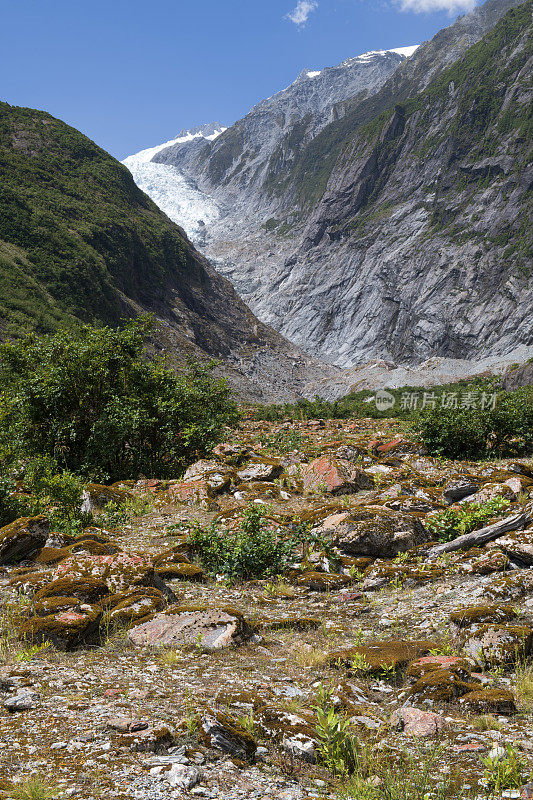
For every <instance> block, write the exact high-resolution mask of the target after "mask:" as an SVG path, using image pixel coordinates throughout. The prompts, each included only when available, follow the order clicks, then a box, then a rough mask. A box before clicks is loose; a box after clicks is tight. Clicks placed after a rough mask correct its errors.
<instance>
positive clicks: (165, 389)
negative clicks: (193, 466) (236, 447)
mask: <svg viewBox="0 0 533 800" xmlns="http://www.w3.org/2000/svg"><path fill="white" fill-rule="evenodd" d="M148 329H149V322H147V321H146V320H134V321H129V322H127V323H125V324H124V326H123V327H122V328H121V329H118V330H114V329H111V328H91V327H84V328H83V329H82V330H81V332H80V333H76V334H74V333H71V332H70V333H67V332H59V333H57V334H55V335H53V336H41V337H39V336H34V335H32V336H28V337H26V338H25V339H22V340H19V341H17V342H14V343H7V344H3V345H2V346H0V386H1V387H2V392H1V394H0V449H1V451H2V452H5V453H9V454H10V456H11V458H13V457H15V456H16V457H18V458H22V459H28V458H29V459H31V458H34V457H39V456H44V457H47V458H49V459H51V460H52V461H55V462H57V463H58V464H59V465H60V468H61V469H63V470H66V471H69V472H72V473H75V474H78V475H83V476H86V477H89V478H91V479H93V480H98V481H102V482H103V481H113V480H118V479H127V478H137V477H138V476H139V475H140V474H145V475H157V476H158V477H163V478H164V477H175V476H176V475H178V474H179V473H180V472H181V470H182V469H183V467H184V466H185V465H186V464H187V462H189V461H191V460H194V459H195V458H197V457H200V456H201V455H203V454H205V453H206V452H208V451H209V450H210V449H211V448H212V447H213V445H214V444H216V442H217V441H219V440H220V435H221V430H222V427H223V425H224V424H225V423H229V422H234V421H235V420H236V419H237V409H236V406H235V404H234V403H233V402H232V401H231V399H230V397H229V389H228V387H227V385H226V383H225V381H222V380H215V379H214V378H213V377H212V375H211V368H212V365H200V364H197V363H194V362H191V363H190V364H189V367H188V368H187V369H186V370H183V371H182V372H181V373H180V374H178V375H175V374H174V373H173V372H172V371H171V370H169V369H167V368H166V367H165V366H164V365H163V364H162V363H161V362H158V361H156V362H149V361H148V360H147V359H146V358H144V357H143V345H144V340H145V338H146V335H147V333H148Z"/></svg>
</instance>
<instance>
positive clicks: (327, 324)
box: [269, 2, 533, 364]
mask: <svg viewBox="0 0 533 800" xmlns="http://www.w3.org/2000/svg"><path fill="white" fill-rule="evenodd" d="M531 33H532V24H531V3H530V2H528V3H525V4H523V5H522V6H520V7H518V8H517V9H512V10H510V11H509V12H508V13H507V14H506V15H505V17H504V18H503V19H502V20H501V21H500V22H499V23H498V24H497V25H496V27H495V28H494V30H493V31H492V32H491V33H489V34H488V35H487V36H486V37H485V38H484V39H483V40H482V41H481V42H479V43H478V44H476V45H474V46H473V47H472V48H470V49H469V50H468V51H467V53H466V54H465V55H464V56H463V57H462V58H461V59H460V60H459V61H457V62H456V63H455V64H454V65H453V66H452V67H449V68H448V69H447V70H445V71H444V72H443V73H442V74H441V75H440V76H439V77H438V78H436V79H434V80H433V81H431V82H430V83H429V84H428V86H427V88H426V89H425V90H424V91H423V92H421V93H420V94H418V95H416V96H415V97H413V98H411V99H409V100H407V101H406V102H403V103H398V104H396V105H395V106H394V108H392V109H390V110H388V111H386V112H383V113H382V114H381V115H380V116H378V117H376V118H375V119H374V120H373V121H372V122H370V123H369V124H367V125H365V126H362V127H360V128H359V129H358V130H357V131H356V132H355V134H352V136H351V137H350V139H349V140H348V141H346V142H345V143H344V146H343V148H342V149H341V150H340V153H339V156H338V158H337V162H336V165H335V168H334V170H333V172H332V174H331V177H330V179H329V181H328V184H327V190H326V192H325V194H324V196H323V197H322V200H321V202H320V203H319V205H318V206H317V207H316V209H315V210H314V212H313V213H312V215H311V218H310V221H309V223H308V225H307V228H306V231H305V236H304V241H303V244H302V246H301V247H300V248H299V250H298V252H297V254H296V255H295V256H294V257H292V258H290V259H289V260H288V262H287V263H286V265H285V267H284V270H281V271H280V274H279V275H278V279H277V282H276V284H275V286H270V287H269V291H270V292H273V291H274V289H275V290H277V297H276V299H277V303H278V305H277V307H276V309H275V311H273V312H272V313H271V314H270V315H269V321H271V322H273V323H274V324H275V325H277V327H279V329H280V330H282V331H283V332H284V334H285V335H286V336H288V337H289V338H291V339H292V340H293V341H295V342H298V341H299V342H301V343H305V344H306V346H309V345H311V348H312V349H313V350H315V352H320V353H322V354H323V355H327V356H329V357H330V358H331V359H332V360H334V361H336V362H337V363H342V364H346V363H352V364H353V363H356V362H361V361H362V360H367V359H368V358H369V356H370V357H375V356H378V355H379V356H381V357H383V358H392V359H395V360H398V361H401V362H404V363H405V362H412V361H416V360H421V359H423V358H427V357H428V356H430V355H440V356H449V357H461V358H465V357H466V358H469V357H475V356H477V355H479V354H480V353H485V354H491V355H495V354H504V353H506V352H508V351H510V350H512V349H513V348H514V347H517V346H519V345H533V278H532V270H531V255H532V250H531V244H532V242H531V227H530V225H529V220H530V217H531V195H530V188H531V181H532V178H533V168H532V164H531V132H532V124H531V120H532V117H531V99H532V89H531V69H532V66H533V56H532V47H531ZM310 286H311V287H312V289H311V290H310V289H309V287H310ZM304 318H305V319H307V320H308V323H307V324H306V326H305V329H304V330H302V326H301V325H299V324H298V321H299V320H302V319H304Z"/></svg>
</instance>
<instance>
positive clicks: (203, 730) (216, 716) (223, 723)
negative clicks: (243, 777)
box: [198, 708, 257, 761]
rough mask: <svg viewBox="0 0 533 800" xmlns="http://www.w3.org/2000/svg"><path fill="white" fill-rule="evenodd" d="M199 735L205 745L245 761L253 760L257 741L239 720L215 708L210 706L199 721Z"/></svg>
mask: <svg viewBox="0 0 533 800" xmlns="http://www.w3.org/2000/svg"><path fill="white" fill-rule="evenodd" d="M198 727H199V729H198V736H199V739H200V742H201V743H202V744H203V745H205V747H210V748H214V749H215V750H222V751H223V752H224V753H229V754H230V755H232V756H236V757H237V758H242V759H244V760H245V761H253V760H254V758H255V751H256V750H257V743H256V741H255V739H254V738H253V736H251V735H250V734H249V733H248V732H247V731H245V730H244V728H243V727H241V726H240V725H239V723H238V722H237V720H235V719H232V718H231V717H229V716H227V715H226V714H223V713H222V712H221V711H219V710H218V709H215V708H208V709H206V710H205V712H204V713H203V715H202V718H201V720H200V723H199V726H198Z"/></svg>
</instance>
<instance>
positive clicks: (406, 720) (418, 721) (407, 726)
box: [390, 706, 448, 738]
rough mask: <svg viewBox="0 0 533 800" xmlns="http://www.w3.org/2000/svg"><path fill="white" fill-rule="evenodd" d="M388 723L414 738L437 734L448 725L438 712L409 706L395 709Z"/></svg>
mask: <svg viewBox="0 0 533 800" xmlns="http://www.w3.org/2000/svg"><path fill="white" fill-rule="evenodd" d="M390 725H391V728H395V729H396V730H398V731H400V732H401V733H404V734H405V735H406V736H413V737H416V738H426V737H429V736H437V734H439V733H442V731H444V730H446V728H447V727H448V723H447V722H446V720H445V719H444V717H441V716H440V714H435V713H434V712H433V711H422V710H421V709H419V708H413V707H411V706H403V707H402V708H398V709H396V711H394V712H393V714H392V716H391V718H390Z"/></svg>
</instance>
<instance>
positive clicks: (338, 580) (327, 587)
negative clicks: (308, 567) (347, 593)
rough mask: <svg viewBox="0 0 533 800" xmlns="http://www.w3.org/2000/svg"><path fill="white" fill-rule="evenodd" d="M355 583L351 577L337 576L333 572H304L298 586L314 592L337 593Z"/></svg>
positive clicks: (298, 580)
mask: <svg viewBox="0 0 533 800" xmlns="http://www.w3.org/2000/svg"><path fill="white" fill-rule="evenodd" d="M353 582H354V579H353V578H351V577H350V576H349V575H335V574H334V573H331V572H304V574H303V575H301V576H300V577H299V578H298V579H297V584H298V586H303V587H305V588H306V589H310V590H311V591H314V592H326V591H335V590H336V589H344V587H346V586H349V585H350V584H352V583H353Z"/></svg>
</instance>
